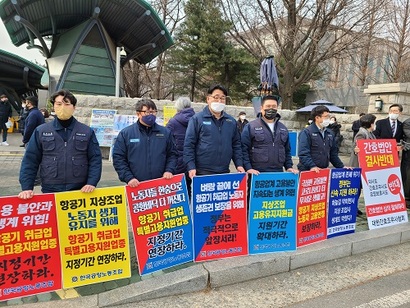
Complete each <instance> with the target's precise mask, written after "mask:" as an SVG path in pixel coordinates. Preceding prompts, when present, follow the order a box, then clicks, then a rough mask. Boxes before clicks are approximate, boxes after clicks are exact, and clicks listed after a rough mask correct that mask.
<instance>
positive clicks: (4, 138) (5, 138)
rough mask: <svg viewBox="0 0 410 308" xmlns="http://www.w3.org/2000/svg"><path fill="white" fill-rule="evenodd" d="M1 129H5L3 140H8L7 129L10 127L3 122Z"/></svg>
mask: <svg viewBox="0 0 410 308" xmlns="http://www.w3.org/2000/svg"><path fill="white" fill-rule="evenodd" d="M0 130H2V131H3V142H4V141H7V130H8V128H7V126H6V123H3V124H1V127H0Z"/></svg>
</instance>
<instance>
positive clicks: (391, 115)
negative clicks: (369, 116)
mask: <svg viewBox="0 0 410 308" xmlns="http://www.w3.org/2000/svg"><path fill="white" fill-rule="evenodd" d="M398 117H399V114H398V113H389V118H390V120H397V119H398Z"/></svg>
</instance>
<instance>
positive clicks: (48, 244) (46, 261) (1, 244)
mask: <svg viewBox="0 0 410 308" xmlns="http://www.w3.org/2000/svg"><path fill="white" fill-rule="evenodd" d="M0 260H1V261H0V301H3V300H8V299H12V298H17V297H23V296H28V295H33V294H38V293H43V292H50V291H54V290H58V289H61V265H60V249H59V241H58V229H57V219H56V209H55V200H54V194H44V195H36V196H34V197H33V198H32V199H29V200H21V199H19V198H17V197H2V198H0Z"/></svg>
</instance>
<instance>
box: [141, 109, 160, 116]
mask: <svg viewBox="0 0 410 308" xmlns="http://www.w3.org/2000/svg"><path fill="white" fill-rule="evenodd" d="M138 112H141V113H143V114H145V115H150V114H152V115H156V114H157V112H158V111H157V110H139V111H138Z"/></svg>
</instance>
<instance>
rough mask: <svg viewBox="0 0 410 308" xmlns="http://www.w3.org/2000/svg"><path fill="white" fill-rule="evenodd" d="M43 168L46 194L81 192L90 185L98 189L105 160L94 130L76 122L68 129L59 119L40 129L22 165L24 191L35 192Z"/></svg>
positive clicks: (42, 173) (31, 142)
mask: <svg viewBox="0 0 410 308" xmlns="http://www.w3.org/2000/svg"><path fill="white" fill-rule="evenodd" d="M39 166H41V169H40V177H41V186H42V192H44V193H49V192H61V191H71V190H79V189H81V188H82V187H83V186H84V185H86V184H88V185H93V186H97V184H98V182H99V181H100V178H101V172H102V158H101V150H100V147H99V144H98V141H97V137H96V136H95V133H94V131H93V130H92V129H91V128H90V127H88V126H86V125H85V124H82V123H80V122H78V121H77V120H76V119H73V121H72V122H71V124H70V125H69V126H68V127H67V128H64V127H63V126H62V125H61V123H60V122H59V121H58V119H55V120H54V121H53V122H50V123H47V124H42V125H40V126H38V127H37V128H36V129H35V130H34V133H33V135H32V136H31V138H30V142H29V143H28V145H27V148H26V152H25V154H24V157H23V161H22V163H21V168H20V184H21V188H22V190H32V189H33V187H34V181H35V178H36V175H37V171H38V169H39Z"/></svg>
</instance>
